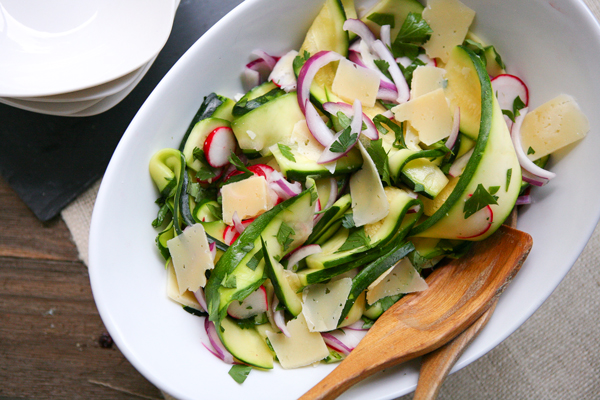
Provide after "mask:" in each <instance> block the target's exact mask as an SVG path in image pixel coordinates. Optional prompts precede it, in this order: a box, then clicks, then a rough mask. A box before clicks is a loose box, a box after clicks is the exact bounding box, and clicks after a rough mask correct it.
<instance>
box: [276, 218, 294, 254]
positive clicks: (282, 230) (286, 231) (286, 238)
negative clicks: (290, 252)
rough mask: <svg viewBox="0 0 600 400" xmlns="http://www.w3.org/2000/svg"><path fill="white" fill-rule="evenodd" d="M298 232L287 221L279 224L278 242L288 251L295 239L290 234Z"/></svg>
mask: <svg viewBox="0 0 600 400" xmlns="http://www.w3.org/2000/svg"><path fill="white" fill-rule="evenodd" d="M295 234H296V232H294V230H293V229H292V228H291V227H290V226H289V225H288V224H286V223H285V222H282V223H281V225H279V231H277V242H278V243H279V244H280V245H281V247H283V251H286V250H287V249H288V248H289V247H290V244H292V242H293V241H294V239H292V238H291V237H290V236H292V235H295Z"/></svg>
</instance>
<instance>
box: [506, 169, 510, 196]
mask: <svg viewBox="0 0 600 400" xmlns="http://www.w3.org/2000/svg"><path fill="white" fill-rule="evenodd" d="M511 177H512V168H509V169H507V170H506V189H505V190H506V191H507V192H508V187H509V186H510V178H511Z"/></svg>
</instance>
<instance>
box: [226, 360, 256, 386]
mask: <svg viewBox="0 0 600 400" xmlns="http://www.w3.org/2000/svg"><path fill="white" fill-rule="evenodd" d="M251 370H252V367H251V366H249V365H243V364H235V365H234V366H233V367H231V369H230V370H229V375H230V376H231V377H232V378H233V380H234V381H236V382H237V383H244V381H245V380H246V378H247V377H248V374H249V373H250V371H251Z"/></svg>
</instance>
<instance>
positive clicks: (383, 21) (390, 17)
mask: <svg viewBox="0 0 600 400" xmlns="http://www.w3.org/2000/svg"><path fill="white" fill-rule="evenodd" d="M367 19H368V20H369V21H373V22H375V23H376V24H377V25H379V26H383V25H389V26H390V28H392V29H393V28H394V26H396V21H395V20H394V14H385V13H373V14H371V15H369V16H368V17H367Z"/></svg>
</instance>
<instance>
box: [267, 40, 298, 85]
mask: <svg viewBox="0 0 600 400" xmlns="http://www.w3.org/2000/svg"><path fill="white" fill-rule="evenodd" d="M297 55H298V52H297V51H296V50H292V51H290V52H288V53H287V54H285V55H284V56H283V57H281V58H280V59H279V61H277V64H275V66H274V67H273V71H271V74H270V75H269V80H270V81H272V82H273V83H274V84H275V85H277V86H278V87H280V88H282V89H283V90H285V91H286V92H288V93H289V92H291V91H294V90H296V86H297V81H296V74H295V73H294V59H295V58H296V56H297Z"/></svg>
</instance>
